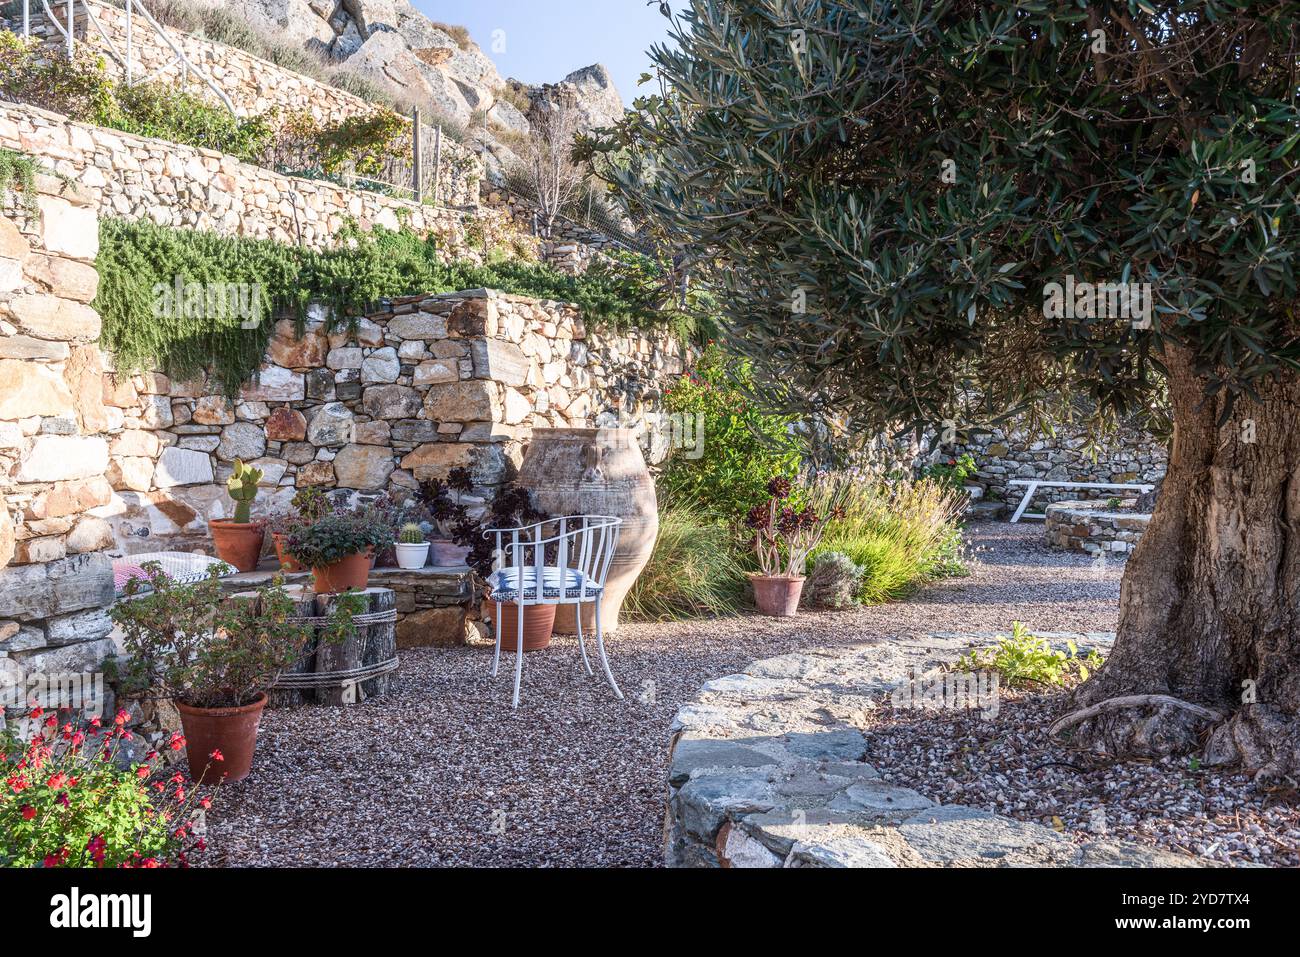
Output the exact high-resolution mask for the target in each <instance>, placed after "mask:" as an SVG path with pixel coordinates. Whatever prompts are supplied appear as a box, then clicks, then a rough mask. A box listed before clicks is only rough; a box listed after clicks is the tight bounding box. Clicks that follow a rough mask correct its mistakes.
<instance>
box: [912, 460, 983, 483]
mask: <svg viewBox="0 0 1300 957" xmlns="http://www.w3.org/2000/svg"><path fill="white" fill-rule="evenodd" d="M977 471H979V469H978V467H977V466H976V465H975V457H974V456H973V455H971V454H970V453H969V452H963V453H962V454H961V455H958V456H956V457H952V456H949V457H948V458H946V459H944V460H943V461H940V462H935V463H933V464H931V465H927V466H926V467H925V469H923V470H922V472H921V474H922V475H923V476H924V477H925V478H928V479H933V480H934V481H936V482H938V483H939V484H940V485H943V486H945V487H947V488H951V489H955V490H957V491H961V489H962V487H963V486H965V484H966V480H967V479H969V478H970V477H971V476H972V475H974V474H975V473H976V472H977Z"/></svg>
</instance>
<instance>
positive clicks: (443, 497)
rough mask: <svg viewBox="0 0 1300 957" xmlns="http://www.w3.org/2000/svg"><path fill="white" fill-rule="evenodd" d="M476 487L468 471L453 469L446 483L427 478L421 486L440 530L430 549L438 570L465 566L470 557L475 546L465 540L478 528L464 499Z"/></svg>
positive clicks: (421, 497) (421, 492)
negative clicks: (462, 498)
mask: <svg viewBox="0 0 1300 957" xmlns="http://www.w3.org/2000/svg"><path fill="white" fill-rule="evenodd" d="M473 488H474V480H473V477H472V476H471V475H470V471H469V469H467V468H454V469H452V470H451V471H450V472H448V473H447V480H446V481H443V480H442V479H427V480H426V481H424V482H421V483H420V490H419V492H418V493H417V494H418V495H419V498H420V501H421V502H422V503H423V505H424V507H425V508H426V509H427V510H428V513H429V515H430V516H431V517H432V519H433V524H434V527H435V528H437V530H438V535H439V537H438V538H435V539H433V541H431V542H430V543H429V548H430V551H431V552H432V555H433V564H434V565H435V566H437V567H439V568H447V567H449V566H453V565H464V564H465V563H466V561H467V560H468V558H469V553H470V548H471V547H472V546H471V545H470V544H468V543H467V542H466V541H465V539H466V538H467V537H468V536H472V535H473V534H474V532H476V531H478V528H479V526H478V525H476V524H475V523H474V522H472V521H471V520H470V517H469V510H468V509H467V508H466V507H465V504H464V503H463V502H462V501H461V496H462V495H464V494H465V493H466V492H470V491H472V490H473Z"/></svg>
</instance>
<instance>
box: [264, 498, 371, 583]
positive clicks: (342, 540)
mask: <svg viewBox="0 0 1300 957" xmlns="http://www.w3.org/2000/svg"><path fill="white" fill-rule="evenodd" d="M391 544H393V530H392V528H391V527H390V526H389V525H388V524H387V523H386V522H383V521H380V520H379V519H378V518H376V517H375V516H373V515H368V514H366V513H364V512H352V513H348V512H332V513H330V514H328V515H326V516H325V517H324V518H322V519H321V520H320V521H319V522H316V523H315V524H314V525H310V526H308V527H306V528H300V529H297V530H296V531H293V532H290V533H289V537H288V540H287V542H286V544H285V550H286V551H287V552H288V553H289V554H290V555H291V556H292V557H293V558H294V560H296V561H297V562H298V563H299V564H300V565H302V566H303V567H304V568H310V569H311V573H312V581H313V586H314V587H315V589H316V594H318V595H327V594H334V593H335V592H341V591H347V590H348V589H349V588H357V589H363V588H365V587H366V583H367V582H369V581H370V559H371V558H372V557H373V556H374V555H375V554H376V553H377V552H379V551H382V550H383V549H385V548H387V547H388V546H389V545H391Z"/></svg>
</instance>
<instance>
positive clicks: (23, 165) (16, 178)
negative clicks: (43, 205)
mask: <svg viewBox="0 0 1300 957" xmlns="http://www.w3.org/2000/svg"><path fill="white" fill-rule="evenodd" d="M39 172H41V164H40V163H39V162H38V161H37V160H35V159H33V158H32V157H30V156H28V155H26V154H25V153H16V152H14V151H13V150H6V149H0V202H5V201H7V200H8V199H9V197H10V196H15V197H17V198H18V199H19V200H20V201H21V203H22V206H23V212H25V213H26V214H27V215H28V216H35V215H36V214H37V212H38V211H39V207H38V206H37V205H36V174H37V173H39Z"/></svg>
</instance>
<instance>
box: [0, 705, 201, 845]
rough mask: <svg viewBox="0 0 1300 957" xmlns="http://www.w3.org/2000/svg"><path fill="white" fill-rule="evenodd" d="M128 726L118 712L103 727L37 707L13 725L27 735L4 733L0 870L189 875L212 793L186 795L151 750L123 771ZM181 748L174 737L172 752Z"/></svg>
mask: <svg viewBox="0 0 1300 957" xmlns="http://www.w3.org/2000/svg"><path fill="white" fill-rule="evenodd" d="M127 720H128V716H127V713H126V712H125V711H119V712H118V713H117V715H116V717H115V718H114V720H113V721H112V722H111V723H109V724H108V725H107V726H105V724H104V722H103V721H102V720H101V719H100V718H99V717H94V718H92V719H90V720H89V721H83V720H81V719H79V718H62V719H61V718H60V717H59V715H58V714H57V713H54V712H46V711H44V710H43V709H41V708H39V707H36V708H33V709H32V710H31V711H30V713H29V714H28V717H27V719H26V720H25V721H23V722H19V725H25V726H28V727H31V728H33V730H32V731H31V733H30V735H23V736H21V737H20V733H19V732H18V731H17V728H16V727H15V726H13V725H11V726H9V727H6V728H4V729H0V867H77V868H87V867H94V868H100V867H113V868H154V867H177V866H178V867H185V866H188V865H189V863H190V860H191V857H192V856H193V855H194V854H196V853H200V852H202V851H204V850H206V849H207V842H206V839H205V837H204V833H205V830H206V829H205V827H204V823H203V822H204V814H205V813H206V811H207V810H208V808H210V807H211V806H212V798H213V797H214V796H215V794H216V791H215V790H214V789H202V790H200V789H199V788H196V787H190V786H189V785H188V784H187V782H186V781H185V778H184V776H183V775H181V774H179V773H178V772H176V771H174V770H172V769H171V768H170V767H169V766H168V764H167V763H166V762H164V761H163V760H162V758H161V756H160V755H159V754H158V752H156V751H150V752H149V753H148V754H147V755H146V757H145V760H144V762H143V763H135V764H131V765H130V766H128V767H124V766H123V761H122V752H123V749H124V743H125V742H128V741H130V740H132V732H130V731H129V730H127ZM185 746H186V743H185V738H184V736H183V735H181V734H180V732H176V733H174V734H172V736H171V739H170V741H169V742H168V748H169V749H170V750H172V751H180V750H181V749H182V748H184V747H185ZM207 760H208V761H210V762H211V763H213V764H215V765H219V764H220V763H221V762H222V761H223V760H224V757H223V756H222V755H221V753H220V752H215V751H214V752H213V753H211V754H209V755H208V756H207Z"/></svg>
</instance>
